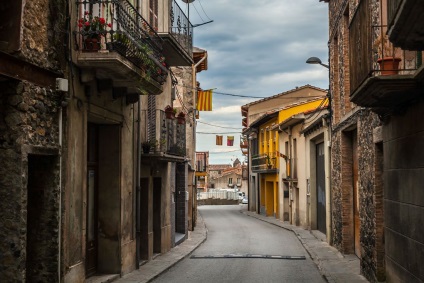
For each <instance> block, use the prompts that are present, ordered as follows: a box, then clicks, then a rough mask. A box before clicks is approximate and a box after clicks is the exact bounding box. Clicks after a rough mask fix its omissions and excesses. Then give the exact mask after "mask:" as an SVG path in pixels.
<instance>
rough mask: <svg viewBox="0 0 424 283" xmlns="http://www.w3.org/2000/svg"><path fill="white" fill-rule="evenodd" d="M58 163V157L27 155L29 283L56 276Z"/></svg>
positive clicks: (27, 279)
mask: <svg viewBox="0 0 424 283" xmlns="http://www.w3.org/2000/svg"><path fill="white" fill-rule="evenodd" d="M57 166H58V158H57V156H45V155H28V184H27V192H28V202H27V235H26V236H27V238H26V239H27V241H26V282H48V281H51V280H52V278H57V271H58V262H57V254H58V252H59V244H58V240H59V239H58V231H59V222H58V219H59V218H58V214H59V205H58V203H59V199H58V195H59V181H58V178H57V176H58V170H57Z"/></svg>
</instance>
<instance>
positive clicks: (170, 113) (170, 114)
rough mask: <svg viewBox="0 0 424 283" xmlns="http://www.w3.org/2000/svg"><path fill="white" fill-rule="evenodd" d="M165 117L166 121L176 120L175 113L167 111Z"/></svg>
mask: <svg viewBox="0 0 424 283" xmlns="http://www.w3.org/2000/svg"><path fill="white" fill-rule="evenodd" d="M165 117H166V119H174V118H175V113H174V111H165Z"/></svg>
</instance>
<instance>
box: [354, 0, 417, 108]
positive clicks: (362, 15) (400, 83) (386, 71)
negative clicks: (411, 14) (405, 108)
mask: <svg viewBox="0 0 424 283" xmlns="http://www.w3.org/2000/svg"><path fill="white" fill-rule="evenodd" d="M366 2H367V1H362V2H360V4H359V6H358V10H357V11H356V14H355V15H354V17H353V20H352V23H351V26H350V28H349V36H350V39H349V42H350V46H349V48H350V50H355V52H351V53H350V54H351V55H350V62H349V65H350V85H351V93H350V99H351V101H352V102H354V103H356V104H358V105H360V106H365V107H370V108H373V110H374V111H375V112H377V113H385V112H388V111H391V110H393V109H394V108H395V107H398V106H401V105H403V104H407V103H410V101H411V100H413V99H414V98H415V97H416V96H417V94H418V93H419V92H420V89H419V84H418V79H417V75H419V72H417V70H419V68H420V66H421V63H422V62H421V58H422V54H421V53H420V52H416V51H406V50H402V49H400V48H396V47H394V46H393V44H392V43H391V42H390V41H389V40H388V38H387V35H386V31H387V27H386V26H371V24H370V22H369V19H370V16H369V14H368V13H369V11H368V9H367V5H364V4H363V3H366ZM381 58H383V59H388V61H389V62H388V63H394V62H395V63H397V66H396V64H394V65H392V66H390V65H385V64H383V59H381Z"/></svg>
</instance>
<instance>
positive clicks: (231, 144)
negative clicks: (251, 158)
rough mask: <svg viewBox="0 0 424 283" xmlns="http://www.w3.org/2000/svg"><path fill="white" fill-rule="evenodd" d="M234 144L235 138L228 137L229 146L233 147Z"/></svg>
mask: <svg viewBox="0 0 424 283" xmlns="http://www.w3.org/2000/svg"><path fill="white" fill-rule="evenodd" d="M233 144H234V136H228V137H227V146H233Z"/></svg>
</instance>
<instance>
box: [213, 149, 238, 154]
mask: <svg viewBox="0 0 424 283" xmlns="http://www.w3.org/2000/svg"><path fill="white" fill-rule="evenodd" d="M239 150H240V149H235V150H230V151H215V152H214V151H209V153H215V154H220V153H229V152H237V151H239Z"/></svg>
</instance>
